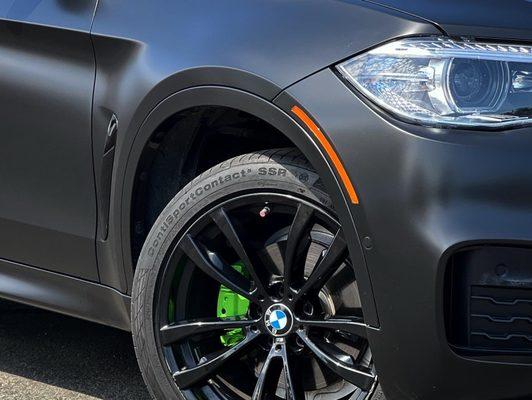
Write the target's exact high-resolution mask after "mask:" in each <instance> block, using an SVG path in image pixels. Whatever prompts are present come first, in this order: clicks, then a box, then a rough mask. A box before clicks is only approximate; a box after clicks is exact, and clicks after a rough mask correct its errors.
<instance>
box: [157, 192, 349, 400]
mask: <svg viewBox="0 0 532 400" xmlns="http://www.w3.org/2000/svg"><path fill="white" fill-rule="evenodd" d="M260 197H266V198H268V199H269V200H268V201H271V203H274V204H275V203H276V200H277V201H279V200H280V201H281V204H283V205H286V206H292V207H297V205H298V204H305V205H307V206H310V207H312V208H313V209H314V210H315V211H317V212H318V215H320V217H321V218H323V220H324V222H326V225H324V226H325V227H326V228H327V229H329V228H332V229H338V228H339V227H340V224H339V222H338V221H337V220H336V218H335V217H334V215H333V214H332V213H330V212H327V211H326V210H324V209H323V208H322V207H323V204H320V203H318V202H313V201H311V200H309V199H304V198H301V197H299V196H296V195H294V194H292V193H284V192H276V191H253V192H248V193H244V194H240V195H238V196H236V197H230V198H226V199H222V200H220V201H218V202H217V203H216V204H211V205H209V206H208V207H205V208H204V209H203V210H200V212H198V213H197V214H196V215H198V216H196V217H193V219H192V220H191V221H190V222H189V223H188V224H187V225H188V226H187V225H185V226H184V227H182V229H180V232H179V233H178V234H177V235H176V236H175V238H174V239H173V240H172V243H171V244H170V245H169V246H168V248H167V251H166V254H165V255H164V256H163V257H164V259H163V261H162V265H163V268H162V269H161V272H162V273H160V274H159V277H158V279H157V283H156V294H157V296H156V301H155V302H154V310H155V314H154V315H156V318H154V324H155V325H154V332H155V339H156V344H157V350H158V353H159V358H160V359H161V361H162V362H163V365H167V366H168V368H165V372H166V373H167V374H168V376H169V378H170V380H172V371H173V370H175V369H174V368H172V366H171V365H172V364H174V365H177V363H176V361H175V355H174V351H173V349H172V345H168V346H164V345H162V344H161V341H160V334H159V329H160V326H162V325H161V322H162V321H164V322H165V324H167V323H169V320H168V312H167V309H166V308H165V307H160V305H161V304H167V303H168V300H169V298H170V297H169V296H170V288H171V286H172V285H171V283H172V279H168V278H169V277H173V276H175V273H176V269H177V267H178V261H179V260H180V259H182V258H183V256H184V252H183V251H181V250H180V249H179V244H180V241H181V240H182V239H183V237H184V236H185V235H187V234H189V233H194V232H195V233H198V232H201V230H202V229H203V228H205V227H206V226H207V225H208V224H210V223H212V221H209V215H210V214H212V213H213V212H214V211H216V210H218V209H220V208H225V209H226V210H228V211H232V210H235V209H237V208H239V207H241V206H242V205H244V206H245V205H246V202H247V203H248V204H247V205H252V204H257V203H259V202H260V201H262V200H259V198H260ZM249 200H251V202H250V201H249ZM253 200H255V201H253ZM204 221H209V222H207V223H205V224H204V225H203V226H202V224H203V222H204ZM333 227H334V228H333ZM163 299H166V300H164V301H163ZM278 304H282V303H280V302H279V301H278V300H275V299H273V298H267V299H265V302H264V305H263V310H264V309H267V308H270V307H272V306H275V305H278ZM283 305H284V304H283ZM285 307H286V308H287V309H289V310H290V313H291V316H292V318H291V328H290V329H289V330H288V331H287V332H286V333H283V334H282V335H279V336H275V335H272V337H273V339H274V340H275V339H278V340H281V339H282V338H285V337H287V336H289V335H296V329H295V328H294V326H295V325H296V323H298V321H300V319H299V318H298V317H296V316H295V314H293V312H292V310H291V309H290V307H288V306H286V305H285ZM262 319H263V318H261V320H262ZM264 325H265V324H264ZM264 325H263V326H262V329H261V331H262V332H263V333H264V329H265V330H266V331H267V332H269V330H268V329H267V328H266V327H265V326H264ZM168 356H170V357H168ZM206 385H207V386H208V387H210V385H209V384H208V383H206ZM175 387H176V388H177V389H178V390H179V391H181V392H182V393H193V389H186V390H183V389H181V388H180V387H178V386H177V385H176V386H175ZM198 388H199V386H198ZM187 397H188V396H187ZM193 398H194V397H193Z"/></svg>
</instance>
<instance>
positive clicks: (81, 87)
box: [0, 0, 98, 280]
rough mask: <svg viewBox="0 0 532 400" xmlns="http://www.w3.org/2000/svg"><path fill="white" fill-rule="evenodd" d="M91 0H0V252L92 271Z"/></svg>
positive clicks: (79, 272)
mask: <svg viewBox="0 0 532 400" xmlns="http://www.w3.org/2000/svg"><path fill="white" fill-rule="evenodd" d="M95 2H96V0H90V1H85V0H10V1H3V2H2V3H1V4H0V258H4V259H8V260H12V261H16V262H19V263H24V264H29V265H32V266H36V267H40V268H44V269H48V270H52V271H58V272H62V273H66V274H69V275H73V276H78V277H82V278H86V279H90V280H98V272H97V266H96V256H95V248H94V235H95V229H96V207H95V201H96V200H95V194H94V178H93V169H92V157H91V107H92V90H93V84H94V74H95V65H94V55H93V50H92V44H91V41H90V36H89V30H90V25H91V20H92V15H93V12H94V7H95Z"/></svg>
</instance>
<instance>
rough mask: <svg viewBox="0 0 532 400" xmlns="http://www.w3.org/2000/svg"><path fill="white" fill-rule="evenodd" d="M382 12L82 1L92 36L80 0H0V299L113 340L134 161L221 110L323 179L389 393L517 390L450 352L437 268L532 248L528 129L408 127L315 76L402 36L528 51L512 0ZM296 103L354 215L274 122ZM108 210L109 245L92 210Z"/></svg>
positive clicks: (466, 399) (523, 15)
mask: <svg viewBox="0 0 532 400" xmlns="http://www.w3.org/2000/svg"><path fill="white" fill-rule="evenodd" d="M382 2H383V4H385V6H386V7H384V6H378V5H375V4H374V3H372V2H367V1H362V0H349V1H347V0H346V1H341V0H308V1H305V2H297V1H288V0H273V1H268V2H252V1H248V0H228V1H223V2H212V1H206V0H201V1H200V0H197V1H174V2H170V1H167V2H160V3H158V2H153V1H148V0H135V1H133V2H132V1H127V0H100V1H99V5H98V9H97V10H96V13H95V19H94V23H93V25H92V37H91V35H90V33H89V31H90V29H91V24H92V22H93V21H92V17H93V12H94V7H95V5H96V4H95V3H96V1H95V0H84V1H81V0H80V1H73V0H72V1H70V0H15V1H13V0H11V1H7V2H4V3H2V4H0V70H1V71H2V74H1V75H0V104H1V105H2V107H0V120H1V121H2V130H1V133H2V146H0V160H1V161H2V163H1V164H0V165H1V167H0V182H1V183H2V190H1V191H0V258H3V259H10V260H13V261H16V262H8V261H1V262H0V295H2V296H4V297H8V298H11V299H13V300H17V301H21V302H26V303H29V304H33V305H37V306H40V307H44V308H48V309H52V310H55V311H59V312H64V313H68V314H70V315H76V316H80V317H82V318H87V319H91V320H95V321H98V322H101V323H105V324H109V325H113V326H117V327H121V328H126V329H127V328H128V326H129V319H128V318H129V316H128V303H129V298H128V297H127V295H123V294H121V293H119V292H122V293H128V292H129V291H130V289H131V283H132V272H133V265H132V261H131V256H130V253H131V251H130V250H131V249H130V242H129V240H130V237H129V235H130V233H129V232H130V228H131V227H130V206H131V196H132V191H133V181H134V179H133V178H134V176H135V172H136V168H137V163H138V160H139V158H140V154H141V152H142V150H143V148H144V146H145V144H146V143H147V141H148V138H149V137H150V135H151V134H152V133H153V132H154V130H156V129H157V127H158V125H159V124H160V123H161V122H162V121H163V120H164V119H165V118H166V117H168V116H169V115H171V114H172V113H175V112H178V111H181V110H183V109H186V108H187V107H191V106H193V105H224V106H228V107H233V108H237V109H241V110H245V111H247V112H250V113H252V114H254V115H256V116H258V117H260V118H263V119H265V120H266V121H268V122H270V123H271V124H272V125H274V126H275V127H277V128H278V129H280V130H281V131H282V132H283V133H285V134H286V135H287V137H289V138H290V139H291V140H292V141H293V142H294V143H296V144H297V145H298V146H299V148H300V149H301V150H302V151H303V152H304V153H305V155H306V156H307V157H308V158H309V160H310V161H311V163H312V164H313V165H314V167H315V168H316V169H317V170H318V172H319V173H320V175H321V176H322V177H323V179H324V182H325V184H326V186H327V189H328V191H329V192H330V193H331V196H332V198H333V201H334V205H335V208H336V210H337V211H338V214H339V216H340V219H341V222H342V224H343V225H344V227H345V228H344V229H345V232H346V236H347V238H348V240H349V244H350V252H351V257H352V258H353V261H354V263H355V265H356V268H357V277H358V279H359V284H360V289H361V291H362V300H363V305H364V312H365V317H366V320H367V321H368V323H370V324H371V325H373V326H375V327H376V328H377V329H375V330H374V331H372V334H371V341H372V345H373V349H374V353H375V356H376V359H377V362H378V368H379V371H378V372H379V374H380V376H381V380H382V382H383V384H384V388H385V390H386V392H387V394H388V397H389V399H390V400H403V399H405V400H406V399H408V400H410V399H412V398H415V399H428V400H440V399H441V400H448V399H449V398H452V399H458V400H460V399H463V400H470V399H471V398H482V399H484V400H495V399H501V398H516V397H518V396H522V397H525V398H526V397H529V396H530V393H532V383H530V379H528V378H529V377H530V373H531V367H529V366H524V365H512V364H506V365H497V364H494V363H488V362H477V361H475V362H473V361H470V360H467V359H463V358H460V357H458V356H457V355H455V354H454V353H453V352H452V351H451V350H450V348H449V347H448V345H447V343H446V340H445V330H444V328H443V317H442V309H443V306H442V287H441V286H442V274H443V268H442V266H441V263H440V260H441V258H442V257H443V256H444V255H445V254H446V252H447V251H449V250H448V249H449V248H452V247H453V246H460V245H462V244H463V243H464V242H466V243H467V242H469V241H471V240H481V241H485V240H488V241H491V240H498V241H505V242H509V243H523V242H524V241H526V243H530V242H532V234H531V233H530V226H532V225H531V223H532V221H531V219H530V215H532V210H531V209H530V208H531V206H530V204H532V196H531V193H530V191H529V190H528V189H526V188H528V187H532V185H531V184H532V177H531V175H530V171H532V165H531V161H530V160H531V158H530V154H529V153H530V151H529V149H530V148H532V139H531V137H532V135H530V133H532V132H531V130H530V129H521V130H514V131H511V132H503V133H490V134H486V133H481V132H475V131H467V132H466V131H458V130H435V129H429V128H424V127H420V126H413V125H406V124H403V123H400V122H398V121H394V120H392V119H390V118H389V117H388V116H386V115H383V114H382V113H381V112H378V111H375V110H374V108H373V107H372V106H370V105H368V104H367V103H366V102H365V101H364V100H362V99H360V98H359V97H358V96H356V95H355V94H354V93H353V91H352V90H351V89H350V88H348V87H347V85H345V84H344V83H343V82H342V81H341V80H340V79H339V78H338V77H337V76H336V75H334V73H333V72H332V71H331V70H330V69H329V67H330V66H332V65H334V64H335V63H337V62H339V61H341V60H343V59H346V58H348V57H351V56H353V55H355V54H357V53H359V52H361V51H363V50H365V49H368V48H370V47H373V46H376V45H378V44H380V43H383V42H386V41H388V40H392V39H394V38H398V37H403V36H410V35H437V34H442V33H443V32H446V33H448V34H450V35H464V34H465V35H472V34H473V35H479V36H481V37H486V38H490V39H501V38H502V39H504V40H518V41H524V42H526V41H530V40H531V39H532V35H531V33H530V23H529V21H530V14H529V13H530V3H526V2H524V1H522V2H520V1H512V2H509V3H506V2H495V1H484V2H480V1H476V0H469V1H462V2H458V1H454V0H453V1H452V2H451V3H449V2H445V3H444V2H425V1H404V2H403V1H401V2H396V1H395V0H382ZM508 4H511V5H512V7H510V6H507V5H508ZM394 8H402V9H404V11H405V12H400V11H397V10H395V9H394ZM416 15H417V16H416ZM430 21H432V22H430ZM96 71H97V74H96V76H95V72H96ZM94 78H95V79H94ZM93 83H94V91H93ZM273 103H275V104H273ZM294 104H299V105H301V106H302V107H304V108H306V109H307V111H308V112H309V113H310V115H311V116H312V117H313V118H314V119H315V120H316V121H317V123H318V124H320V125H321V126H322V128H323V130H324V132H326V134H327V135H329V137H330V139H331V140H332V142H333V144H334V146H335V148H336V149H337V150H338V152H339V154H340V156H341V158H342V159H343V161H344V163H345V166H346V169H347V170H348V172H349V174H350V176H351V177H352V179H353V181H354V184H355V186H356V188H357V190H358V193H359V196H360V199H361V205H360V206H352V205H351V206H350V205H349V204H348V203H347V202H346V197H345V193H344V192H343V189H342V187H341V185H339V182H338V178H337V176H336V175H335V173H334V171H333V169H332V168H331V166H330V163H329V162H328V161H327V158H326V156H325V155H324V154H323V151H322V150H321V149H320V147H319V146H318V145H317V143H316V142H315V141H314V139H313V138H312V135H311V134H310V133H309V132H306V131H305V130H304V129H302V127H301V126H300V125H298V123H297V122H296V120H294V119H293V117H292V116H291V115H290V112H289V110H290V108H291V107H292V106H293V105H294ZM91 109H92V112H91ZM283 110H284V111H283ZM113 114H116V115H117V117H118V119H119V129H118V135H117V141H116V147H115V153H114V160H113V163H107V165H109V164H110V165H112V171H111V170H109V171H105V170H104V168H102V165H103V162H102V160H103V155H104V147H105V140H106V139H105V138H106V134H107V127H108V124H109V119H110V118H111V116H112V115H113ZM91 116H92V119H91ZM91 125H92V138H91ZM91 139H92V140H91ZM93 169H94V171H93ZM102 172H103V173H102ZM107 173H110V174H111V177H112V181H111V182H112V184H111V189H110V191H109V190H106V183H105V182H104V181H105V179H106V178H103V179H102V177H106V176H108V175H107ZM94 177H95V178H96V179H94ZM108 199H110V208H109V210H110V212H109V221H108V222H109V232H108V233H109V234H108V236H107V235H106V234H105V229H106V226H107V221H106V218H105V216H102V215H101V213H100V215H99V217H100V218H99V220H98V218H97V217H98V215H97V214H98V211H97V210H98V207H100V210H101V209H102V205H104V207H103V209H105V208H106V207H105V202H106V201H107V200H108ZM365 236H370V237H371V238H372V242H373V248H372V249H371V250H369V251H367V250H362V248H361V246H360V241H361V239H362V238H363V237H365ZM95 249H97V254H98V269H97V267H96V250H95ZM29 265H33V266H35V267H38V268H33V267H30V266H29ZM46 270H53V271H56V272H59V273H54V272H48V271H46ZM98 271H99V275H98ZM72 276H75V277H77V278H74V277H72ZM80 278H81V279H80ZM89 280H91V281H98V280H99V282H100V284H97V283H92V282H88V281H89ZM113 288H114V289H113ZM115 289H116V290H115ZM487 382H488V383H489V384H486V383H487Z"/></svg>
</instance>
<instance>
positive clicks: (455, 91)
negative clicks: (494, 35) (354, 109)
mask: <svg viewBox="0 0 532 400" xmlns="http://www.w3.org/2000/svg"><path fill="white" fill-rule="evenodd" d="M337 68H338V70H339V71H340V72H341V74H342V75H343V76H344V77H345V78H346V79H348V80H349V81H350V82H351V83H352V84H353V85H354V86H355V87H356V88H357V89H358V90H359V91H360V92H362V93H363V94H364V95H366V96H367V97H368V98H369V99H371V100H372V101H374V102H375V103H377V104H378V105H380V106H381V107H382V108H384V109H385V110H387V111H389V112H391V113H393V114H395V115H396V116H398V117H400V118H403V119H406V120H409V121H414V122H417V123H421V124H425V125H436V126H442V125H446V126H449V125H451V126H467V127H484V128H486V127H488V128H489V127H493V128H500V127H508V126H523V125H528V124H532V46H520V45H506V44H491V43H478V42H466V41H454V40H450V39H446V38H438V37H429V38H410V39H403V40H399V41H395V42H392V43H388V44H385V45H383V46H381V47H378V48H376V49H374V50H371V51H369V52H367V53H364V54H362V55H360V56H357V57H355V58H352V59H350V60H348V61H346V62H344V63H342V64H340V65H338V67H337Z"/></svg>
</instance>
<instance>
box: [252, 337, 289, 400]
mask: <svg viewBox="0 0 532 400" xmlns="http://www.w3.org/2000/svg"><path fill="white" fill-rule="evenodd" d="M278 353H279V352H278V351H277V350H276V348H275V344H274V345H273V346H272V348H271V350H270V352H269V353H268V356H267V357H266V361H264V364H263V365H262V368H261V370H260V374H259V378H258V379H257V385H256V386H255V390H254V391H253V396H252V400H262V399H265V398H267V397H269V396H270V395H273V394H275V391H276V389H277V384H278V383H279V378H280V376H281V371H282V366H283V364H282V363H281V362H280V361H281V360H280V359H279V354H278ZM272 397H273V396H272Z"/></svg>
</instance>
